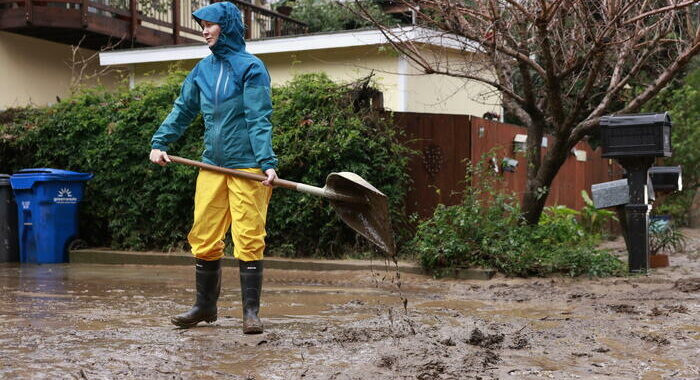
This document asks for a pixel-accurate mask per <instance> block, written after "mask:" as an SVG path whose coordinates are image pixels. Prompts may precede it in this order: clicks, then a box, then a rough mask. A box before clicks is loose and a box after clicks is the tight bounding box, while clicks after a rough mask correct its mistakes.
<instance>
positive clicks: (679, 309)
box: [664, 305, 690, 314]
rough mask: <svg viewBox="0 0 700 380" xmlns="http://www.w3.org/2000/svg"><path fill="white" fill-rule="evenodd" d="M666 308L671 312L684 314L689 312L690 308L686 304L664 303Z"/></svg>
mask: <svg viewBox="0 0 700 380" xmlns="http://www.w3.org/2000/svg"><path fill="white" fill-rule="evenodd" d="M664 307H665V308H666V309H668V312H669V313H682V314H688V312H689V311H690V310H688V308H687V307H686V306H685V305H673V306H671V305H664Z"/></svg>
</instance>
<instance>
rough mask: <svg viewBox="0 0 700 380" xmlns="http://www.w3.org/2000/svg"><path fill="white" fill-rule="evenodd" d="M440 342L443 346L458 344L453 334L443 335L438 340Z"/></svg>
mask: <svg viewBox="0 0 700 380" xmlns="http://www.w3.org/2000/svg"><path fill="white" fill-rule="evenodd" d="M438 342H439V343H440V344H442V345H443V346H449V347H454V346H456V345H457V344H456V343H455V341H454V340H453V339H452V337H451V336H447V337H443V338H441V339H440V340H438Z"/></svg>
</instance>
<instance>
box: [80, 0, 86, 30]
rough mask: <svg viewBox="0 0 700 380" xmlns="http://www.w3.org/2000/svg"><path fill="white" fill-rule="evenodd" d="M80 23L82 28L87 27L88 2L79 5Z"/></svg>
mask: <svg viewBox="0 0 700 380" xmlns="http://www.w3.org/2000/svg"><path fill="white" fill-rule="evenodd" d="M80 22H81V23H82V24H83V28H87V26H88V0H83V2H82V4H81V5H80Z"/></svg>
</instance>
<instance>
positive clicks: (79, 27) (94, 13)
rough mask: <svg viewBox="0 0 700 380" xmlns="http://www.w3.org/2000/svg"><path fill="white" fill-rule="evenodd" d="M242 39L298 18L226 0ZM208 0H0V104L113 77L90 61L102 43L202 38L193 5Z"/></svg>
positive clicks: (31, 100)
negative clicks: (236, 14)
mask: <svg viewBox="0 0 700 380" xmlns="http://www.w3.org/2000/svg"><path fill="white" fill-rule="evenodd" d="M232 2H234V3H236V5H237V6H238V7H239V8H240V9H241V11H242V13H243V17H244V19H245V20H244V21H245V22H246V24H247V25H248V26H249V27H248V35H247V36H246V37H247V38H248V39H251V40H254V39H259V38H268V37H274V36H282V35H290V34H301V33H305V32H306V25H305V24H303V23H301V22H299V21H297V20H294V19H292V18H289V17H288V16H285V15H283V14H280V13H277V12H274V11H272V10H270V9H267V8H264V7H262V6H259V5H255V4H253V3H251V2H245V1H242V0H232ZM207 4H209V0H191V1H184V0H177V1H168V0H61V2H47V1H44V0H17V1H13V0H3V1H2V2H0V67H2V70H0V83H2V91H0V110H2V109H6V108H9V107H18V106H25V105H29V104H34V105H47V104H51V103H53V102H56V101H57V100H58V99H59V98H62V97H65V96H66V95H68V94H69V93H70V88H71V87H72V86H73V85H76V84H77V83H79V82H80V83H82V84H88V85H90V84H95V83H97V82H98V81H99V82H100V83H102V84H105V85H108V86H110V85H113V84H115V83H116V82H118V81H120V80H121V79H122V73H121V72H119V70H112V69H111V68H110V69H106V68H105V67H101V66H99V64H98V59H97V58H98V53H99V52H100V51H102V50H106V49H129V48H137V47H147V46H163V45H178V44H188V43H190V44H191V43H202V42H203V38H202V37H201V35H200V28H199V25H197V24H196V23H195V22H194V20H193V19H192V17H191V12H192V10H193V9H196V8H199V7H201V6H204V5H207Z"/></svg>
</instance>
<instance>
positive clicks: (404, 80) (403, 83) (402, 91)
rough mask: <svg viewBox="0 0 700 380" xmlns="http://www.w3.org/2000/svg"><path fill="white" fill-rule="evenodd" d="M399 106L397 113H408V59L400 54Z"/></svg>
mask: <svg viewBox="0 0 700 380" xmlns="http://www.w3.org/2000/svg"><path fill="white" fill-rule="evenodd" d="M396 72H397V73H398V75H399V77H398V86H397V87H398V95H399V96H398V104H397V110H396V111H397V112H408V76H407V74H408V58H406V56H405V55H403V54H399V61H398V68H397V70H396Z"/></svg>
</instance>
